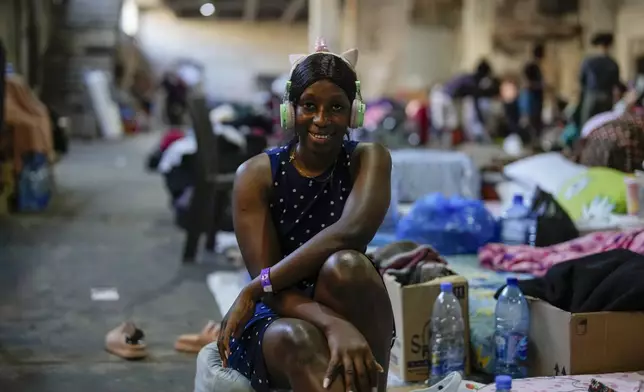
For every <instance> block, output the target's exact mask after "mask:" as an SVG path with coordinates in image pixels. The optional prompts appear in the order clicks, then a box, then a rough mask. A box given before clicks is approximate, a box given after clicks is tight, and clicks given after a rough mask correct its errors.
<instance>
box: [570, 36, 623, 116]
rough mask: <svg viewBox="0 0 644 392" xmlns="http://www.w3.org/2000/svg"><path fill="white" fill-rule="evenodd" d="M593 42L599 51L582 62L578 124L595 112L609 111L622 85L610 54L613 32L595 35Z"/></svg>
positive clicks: (617, 69)
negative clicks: (616, 91)
mask: <svg viewBox="0 0 644 392" xmlns="http://www.w3.org/2000/svg"><path fill="white" fill-rule="evenodd" d="M591 45H592V46H593V47H595V48H596V50H597V52H596V53H594V54H592V55H590V56H588V57H586V59H585V60H584V61H583V63H582V64H581V71H580V73H579V80H580V83H581V94H582V96H581V100H580V102H581V105H580V108H579V127H580V128H581V127H582V126H583V125H584V123H586V121H588V119H589V118H591V117H592V116H594V115H595V114H598V113H602V112H606V111H609V110H611V108H612V107H613V104H614V103H615V101H614V94H615V90H616V89H617V88H619V86H620V84H621V83H620V76H619V65H617V62H615V60H614V59H613V58H612V57H611V55H610V50H611V48H612V46H613V34H612V33H598V34H596V35H595V36H594V37H593V39H592V41H591Z"/></svg>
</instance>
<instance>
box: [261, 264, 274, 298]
mask: <svg viewBox="0 0 644 392" xmlns="http://www.w3.org/2000/svg"><path fill="white" fill-rule="evenodd" d="M270 273H271V269H270V268H264V269H263V270H262V272H261V273H260V274H259V280H260V282H261V283H262V289H263V290H264V292H265V293H272V292H273V285H272V284H271V277H270Z"/></svg>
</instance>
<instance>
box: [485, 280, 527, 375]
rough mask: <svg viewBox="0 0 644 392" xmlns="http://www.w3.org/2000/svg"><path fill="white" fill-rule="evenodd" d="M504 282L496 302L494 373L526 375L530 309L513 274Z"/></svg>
mask: <svg viewBox="0 0 644 392" xmlns="http://www.w3.org/2000/svg"><path fill="white" fill-rule="evenodd" d="M507 283H508V284H507V286H505V288H504V289H503V291H502V292H501V295H500V296H499V299H498V300H497V302H496V309H495V311H494V316H495V320H496V325H495V331H494V341H495V345H496V358H495V359H496V372H495V373H496V374H497V375H508V376H512V378H522V377H526V375H527V369H526V366H525V361H526V360H527V359H528V332H529V329H530V309H529V308H528V301H527V300H526V299H525V297H524V296H523V293H522V292H521V290H520V289H519V286H518V284H517V279H516V278H508V280H507Z"/></svg>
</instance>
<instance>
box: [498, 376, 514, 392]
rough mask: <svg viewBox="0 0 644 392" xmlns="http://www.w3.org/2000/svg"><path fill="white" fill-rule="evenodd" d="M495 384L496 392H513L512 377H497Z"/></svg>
mask: <svg viewBox="0 0 644 392" xmlns="http://www.w3.org/2000/svg"><path fill="white" fill-rule="evenodd" d="M494 383H495V384H496V392H511V391H512V377H510V376H505V375H503V376H496V378H495V379H494Z"/></svg>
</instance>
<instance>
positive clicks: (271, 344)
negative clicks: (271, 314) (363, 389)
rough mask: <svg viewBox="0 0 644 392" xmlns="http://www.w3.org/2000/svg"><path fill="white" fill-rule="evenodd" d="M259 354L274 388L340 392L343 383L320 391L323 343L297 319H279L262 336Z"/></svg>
mask: <svg viewBox="0 0 644 392" xmlns="http://www.w3.org/2000/svg"><path fill="white" fill-rule="evenodd" d="M262 345H263V347H262V351H263V353H264V361H265V362H266V368H267V370H268V373H269V374H270V376H271V381H272V383H273V384H274V386H275V387H278V388H282V389H292V390H293V392H322V391H326V392H328V391H330V392H344V384H343V383H339V382H336V383H333V385H331V387H330V388H329V389H324V388H322V381H323V380H324V373H325V372H326V369H327V367H328V365H329V347H328V345H327V342H326V339H325V337H324V335H323V334H322V331H320V330H319V329H318V328H316V327H315V326H314V325H313V324H311V323H309V322H306V321H303V320H297V319H289V318H284V319H279V320H277V321H275V322H274V323H272V324H271V325H270V326H269V327H268V329H267V330H266V332H265V333H264V339H263V340H262Z"/></svg>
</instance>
